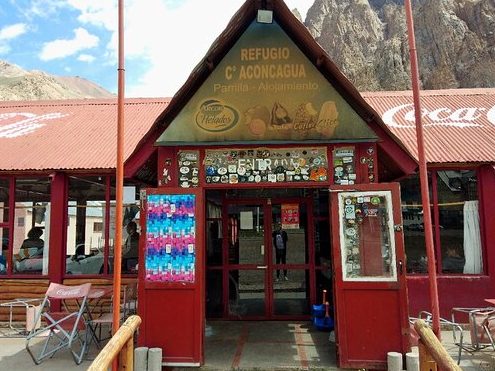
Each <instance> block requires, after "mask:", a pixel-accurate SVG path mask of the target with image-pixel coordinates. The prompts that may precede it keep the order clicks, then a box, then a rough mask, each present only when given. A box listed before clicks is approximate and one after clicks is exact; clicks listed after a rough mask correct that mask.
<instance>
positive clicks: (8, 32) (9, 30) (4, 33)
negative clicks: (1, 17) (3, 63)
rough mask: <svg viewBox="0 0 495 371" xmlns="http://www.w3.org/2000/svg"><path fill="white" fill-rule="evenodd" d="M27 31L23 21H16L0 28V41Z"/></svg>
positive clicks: (13, 37) (10, 38)
mask: <svg viewBox="0 0 495 371" xmlns="http://www.w3.org/2000/svg"><path fill="white" fill-rule="evenodd" d="M26 32H27V25H26V24H25V23H16V24H12V25H9V26H5V27H3V28H1V29H0V41H6V40H12V39H15V38H16V37H19V36H21V35H22V34H25V33H26Z"/></svg>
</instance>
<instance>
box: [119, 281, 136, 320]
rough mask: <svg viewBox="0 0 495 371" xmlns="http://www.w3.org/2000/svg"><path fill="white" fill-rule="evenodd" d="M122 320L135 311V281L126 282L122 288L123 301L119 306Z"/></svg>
mask: <svg viewBox="0 0 495 371" xmlns="http://www.w3.org/2000/svg"><path fill="white" fill-rule="evenodd" d="M120 309H121V310H122V312H123V314H122V315H123V320H124V321H125V320H126V319H127V318H128V317H129V316H131V315H133V314H136V313H137V282H131V283H128V284H127V285H126V286H125V288H124V295H123V303H122V304H121V308H120Z"/></svg>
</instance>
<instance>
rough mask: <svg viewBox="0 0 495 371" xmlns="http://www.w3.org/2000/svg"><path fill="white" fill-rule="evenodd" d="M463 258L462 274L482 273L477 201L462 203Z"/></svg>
mask: <svg viewBox="0 0 495 371" xmlns="http://www.w3.org/2000/svg"><path fill="white" fill-rule="evenodd" d="M464 257H465V258H466V264H465V265H464V273H467V274H479V273H482V272H483V256H482V253H481V237H480V218H479V212H478V201H466V202H465V203H464Z"/></svg>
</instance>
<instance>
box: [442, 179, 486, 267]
mask: <svg viewBox="0 0 495 371" xmlns="http://www.w3.org/2000/svg"><path fill="white" fill-rule="evenodd" d="M437 194H438V215H439V227H438V230H439V233H440V245H441V249H440V252H441V266H442V272H443V273H456V274H462V273H466V274H480V273H482V272H483V266H482V254H481V238H480V224H479V210H478V182H477V177H476V171H475V170H444V171H437Z"/></svg>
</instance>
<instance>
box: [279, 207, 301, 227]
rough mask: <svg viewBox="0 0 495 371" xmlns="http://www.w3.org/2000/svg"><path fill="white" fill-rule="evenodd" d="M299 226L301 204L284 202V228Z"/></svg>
mask: <svg viewBox="0 0 495 371" xmlns="http://www.w3.org/2000/svg"><path fill="white" fill-rule="evenodd" d="M298 228H299V205H298V204H283V205H282V229H298Z"/></svg>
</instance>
